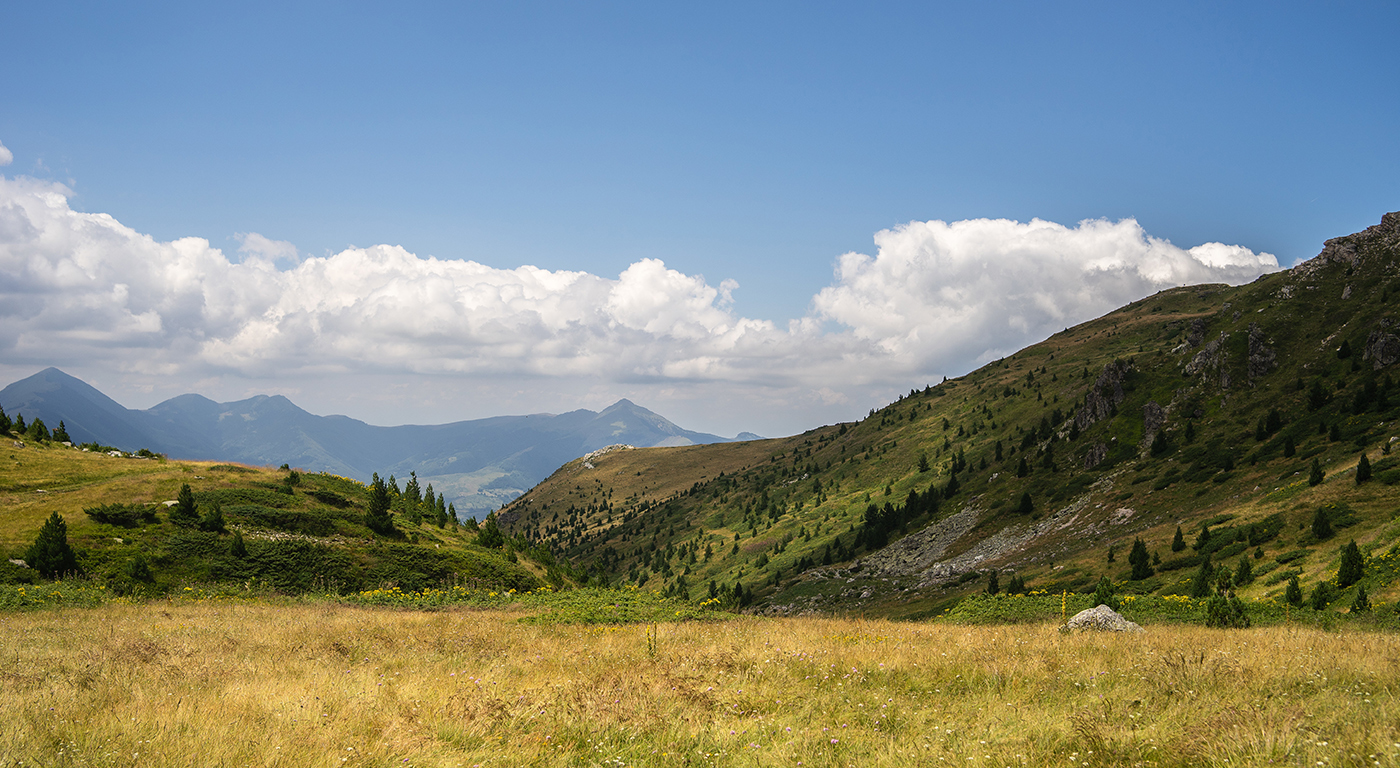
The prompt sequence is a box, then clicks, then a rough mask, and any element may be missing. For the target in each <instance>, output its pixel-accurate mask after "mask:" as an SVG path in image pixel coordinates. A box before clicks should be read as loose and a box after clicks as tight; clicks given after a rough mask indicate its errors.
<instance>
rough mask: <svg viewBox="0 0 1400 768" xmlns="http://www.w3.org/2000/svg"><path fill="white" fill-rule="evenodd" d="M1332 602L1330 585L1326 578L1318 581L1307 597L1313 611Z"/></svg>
mask: <svg viewBox="0 0 1400 768" xmlns="http://www.w3.org/2000/svg"><path fill="white" fill-rule="evenodd" d="M1331 602H1332V585H1331V584H1329V583H1327V580H1326V579H1323V580H1322V581H1319V582H1318V583H1317V586H1316V587H1314V588H1313V591H1312V595H1311V596H1310V597H1309V598H1308V605H1309V606H1311V607H1312V609H1313V610H1314V611H1321V610H1325V609H1326V608H1327V606H1328V605H1329V604H1330V603H1331Z"/></svg>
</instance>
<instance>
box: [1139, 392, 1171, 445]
mask: <svg viewBox="0 0 1400 768" xmlns="http://www.w3.org/2000/svg"><path fill="white" fill-rule="evenodd" d="M1166 423H1167V409H1165V408H1163V407H1162V406H1160V405H1158V404H1156V403H1155V402H1149V403H1148V404H1147V405H1144V406H1143V407H1142V426H1143V437H1142V444H1143V445H1145V446H1146V445H1152V438H1154V437H1156V436H1157V430H1159V429H1161V428H1162V425H1163V424H1166Z"/></svg>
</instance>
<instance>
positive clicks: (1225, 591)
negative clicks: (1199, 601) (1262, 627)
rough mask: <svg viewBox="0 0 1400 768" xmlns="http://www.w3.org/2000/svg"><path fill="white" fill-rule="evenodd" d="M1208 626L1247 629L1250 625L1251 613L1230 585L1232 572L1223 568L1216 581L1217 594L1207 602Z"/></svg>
mask: <svg viewBox="0 0 1400 768" xmlns="http://www.w3.org/2000/svg"><path fill="white" fill-rule="evenodd" d="M1206 626H1207V627H1220V628H1223V629H1245V628H1247V627H1248V626H1249V614H1248V613H1246V612H1245V609H1244V603H1243V602H1241V601H1240V599H1239V597H1237V596H1236V595H1235V590H1234V589H1231V587H1230V574H1229V573H1228V572H1226V571H1225V569H1223V568H1222V569H1221V572H1220V578H1219V579H1218V580H1217V581H1216V583H1215V594H1214V595H1212V596H1211V598H1210V600H1208V601H1207V602H1206Z"/></svg>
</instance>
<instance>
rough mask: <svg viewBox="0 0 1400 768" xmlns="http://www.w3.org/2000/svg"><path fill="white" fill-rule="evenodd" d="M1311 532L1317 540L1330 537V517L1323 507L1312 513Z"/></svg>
mask: <svg viewBox="0 0 1400 768" xmlns="http://www.w3.org/2000/svg"><path fill="white" fill-rule="evenodd" d="M1312 534H1313V537H1314V538H1316V539H1317V540H1318V541H1322V540H1324V539H1330V538H1332V519H1331V517H1330V516H1329V515H1328V514H1327V510H1326V509H1325V508H1323V507H1318V508H1317V511H1316V512H1314V513H1313V519H1312Z"/></svg>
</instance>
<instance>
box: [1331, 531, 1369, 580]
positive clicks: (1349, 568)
mask: <svg viewBox="0 0 1400 768" xmlns="http://www.w3.org/2000/svg"><path fill="white" fill-rule="evenodd" d="M1365 572H1366V558H1364V557H1362V555H1361V548H1360V547H1358V546H1356V539H1352V540H1351V542H1350V543H1348V544H1347V545H1346V546H1345V547H1342V562H1341V565H1339V566H1338V567H1337V586H1339V587H1341V588H1342V589H1346V588H1347V587H1349V586H1351V585H1352V584H1355V583H1356V582H1358V581H1361V577H1362V576H1364V575H1365Z"/></svg>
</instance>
